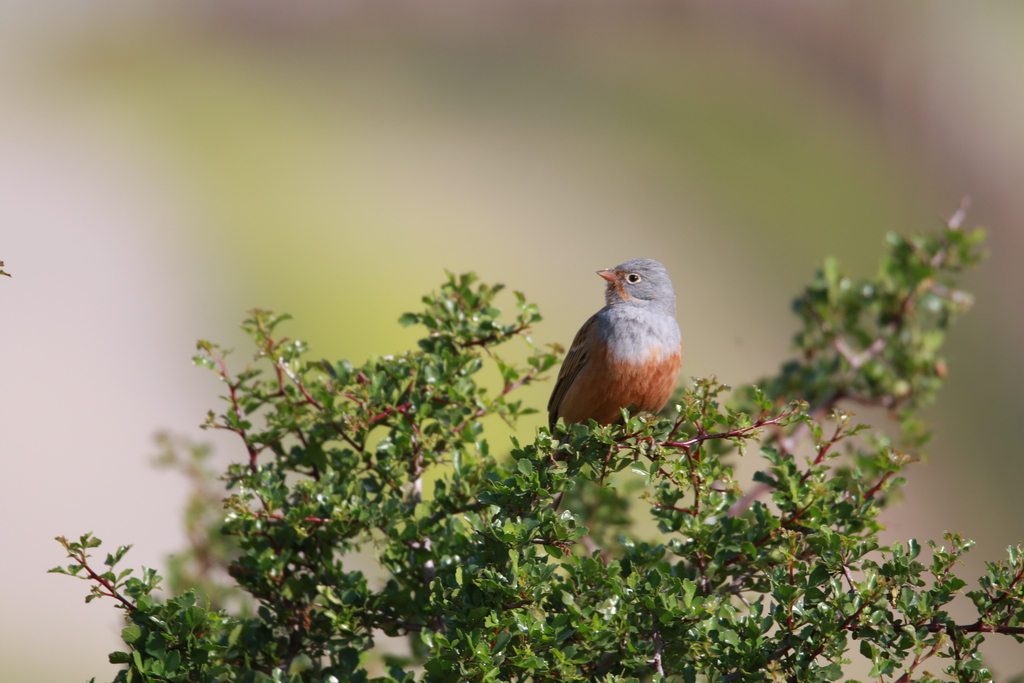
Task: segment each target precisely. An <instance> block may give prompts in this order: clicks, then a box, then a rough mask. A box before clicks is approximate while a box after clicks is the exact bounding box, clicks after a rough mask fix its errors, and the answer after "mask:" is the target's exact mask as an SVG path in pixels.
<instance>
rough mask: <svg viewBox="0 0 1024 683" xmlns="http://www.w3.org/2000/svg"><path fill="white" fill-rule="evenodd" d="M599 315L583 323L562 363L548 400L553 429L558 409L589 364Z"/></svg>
mask: <svg viewBox="0 0 1024 683" xmlns="http://www.w3.org/2000/svg"><path fill="white" fill-rule="evenodd" d="M597 315H598V314H597V313H595V314H594V315H592V316H590V319H589V320H587V322H585V323H583V327H581V328H580V331H579V332H577V333H576V338H575V339H573V340H572V346H570V347H569V352H568V353H567V354H565V360H564V361H562V369H561V370H559V371H558V381H557V382H555V390H554V391H552V392H551V398H550V399H548V425H549V426H551V427H554V426H555V423H556V422H558V408H559V406H560V405H561V404H562V399H563V398H565V395H566V393H568V391H569V387H571V386H572V383H573V380H574V379H575V378H576V376H577V375H579V374H580V370H582V369H583V366H585V365H586V364H587V358H588V356H587V354H588V351H589V350H590V348H591V339H590V336H591V335H594V334H597V330H596V327H597Z"/></svg>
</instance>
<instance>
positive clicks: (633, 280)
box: [626, 273, 640, 285]
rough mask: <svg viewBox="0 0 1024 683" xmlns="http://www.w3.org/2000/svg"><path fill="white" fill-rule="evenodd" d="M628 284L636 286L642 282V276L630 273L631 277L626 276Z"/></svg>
mask: <svg viewBox="0 0 1024 683" xmlns="http://www.w3.org/2000/svg"><path fill="white" fill-rule="evenodd" d="M626 282H628V283H629V284H631V285H635V284H636V283H638V282H640V276H639V275H637V274H636V273H630V274H629V275H627V276H626Z"/></svg>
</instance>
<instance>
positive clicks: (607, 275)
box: [597, 270, 615, 282]
mask: <svg viewBox="0 0 1024 683" xmlns="http://www.w3.org/2000/svg"><path fill="white" fill-rule="evenodd" d="M597 274H598V275H600V276H601V277H603V278H604V279H605V280H607V281H608V282H615V271H614V270H599V271H597Z"/></svg>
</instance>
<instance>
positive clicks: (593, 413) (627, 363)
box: [548, 259, 683, 427]
mask: <svg viewBox="0 0 1024 683" xmlns="http://www.w3.org/2000/svg"><path fill="white" fill-rule="evenodd" d="M597 274H598V275H600V276H601V277H603V278H604V279H605V280H607V281H608V285H607V288H606V290H605V295H604V298H605V302H606V304H605V307H604V308H602V309H601V310H600V311H598V312H597V313H595V314H594V315H593V316H591V317H590V319H589V320H587V322H585V323H583V327H581V328H580V331H579V332H577V333H576V338H575V339H573V342H572V346H571V347H570V348H569V353H567V354H566V356H565V360H564V361H563V362H562V369H561V370H560V371H559V373H558V381H557V382H556V383H555V389H554V391H553V392H552V393H551V399H550V400H549V401H548V419H549V424H550V426H551V427H554V426H555V423H556V422H558V419H559V418H562V419H563V420H565V421H566V422H567V423H574V422H587V421H588V420H596V421H597V422H598V423H599V424H611V423H613V422H617V421H618V420H619V419H620V417H621V412H620V411H621V409H622V408H627V409H629V411H630V412H633V411H646V412H652V413H656V412H658V411H659V410H661V409H662V408H663V407H664V406H665V403H666V402H668V399H669V398H670V397H671V396H672V392H673V391H675V388H676V383H677V381H678V377H679V368H680V367H681V365H682V358H683V347H682V342H681V338H680V334H679V324H678V323H677V322H676V295H675V292H674V291H673V289H672V281H671V280H670V279H669V277H668V273H667V272H666V271H665V266H663V265H661V264H660V263H658V262H657V261H654V260H652V259H633V260H632V261H626V262H625V263H620V264H619V265H617V266H615V267H614V268H612V269H611V270H599V271H597Z"/></svg>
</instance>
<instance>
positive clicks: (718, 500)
mask: <svg viewBox="0 0 1024 683" xmlns="http://www.w3.org/2000/svg"><path fill="white" fill-rule="evenodd" d="M980 240H981V236H980V233H977V232H975V233H965V232H961V231H959V230H956V229H952V228H950V229H948V230H946V231H944V232H943V233H942V234H940V235H936V236H925V237H912V238H900V237H895V236H894V237H891V238H890V253H889V255H888V257H887V258H886V259H885V260H884V261H883V263H882V267H881V268H880V271H879V273H878V274H877V275H876V276H875V277H874V278H871V279H867V280H863V281H861V282H856V283H854V282H853V281H852V280H851V279H850V278H849V277H848V276H846V275H844V274H843V273H842V272H841V271H840V270H839V268H838V266H837V265H836V264H835V263H834V262H829V263H827V264H826V266H825V268H823V269H822V271H821V272H820V273H819V274H818V275H817V276H816V277H815V279H814V280H813V282H812V283H811V285H810V286H809V287H808V288H807V290H806V291H805V292H804V293H803V295H802V296H801V297H800V298H799V299H798V301H797V304H796V306H795V309H796V312H797V314H798V316H799V318H800V321H801V330H800V332H799V334H798V335H797V338H796V344H797V347H798V349H799V352H800V353H799V355H798V357H797V358H796V359H795V360H794V361H792V362H791V363H788V364H786V365H785V366H784V367H783V368H782V370H781V372H780V373H779V375H778V376H777V377H773V378H768V379H767V380H765V381H764V382H760V383H758V385H757V386H747V387H740V388H739V389H737V390H736V391H734V392H730V391H729V389H728V387H725V386H724V385H722V384H721V383H719V382H717V381H716V380H715V379H714V378H711V379H698V380H696V381H695V382H694V384H693V385H692V386H691V387H689V388H687V389H686V390H685V391H684V392H682V393H681V394H680V395H679V396H678V397H677V400H676V401H674V402H673V404H672V407H671V409H670V410H668V411H667V412H666V413H665V414H664V415H662V416H644V415H629V414H627V413H624V415H623V420H622V422H621V423H619V424H616V425H611V426H607V427H601V426H598V425H596V424H594V423H591V424H589V425H579V424H577V425H564V424H561V423H560V424H558V425H556V426H555V428H554V429H553V430H548V429H546V428H541V429H539V430H538V432H537V434H536V437H535V438H534V439H532V440H530V441H524V442H520V441H517V440H513V442H512V444H511V449H510V451H509V452H508V453H507V455H502V457H497V456H495V455H494V454H492V452H491V446H490V445H489V444H488V442H487V441H486V440H485V439H484V437H483V424H484V423H483V422H482V419H483V418H485V417H487V416H489V415H496V416H498V417H499V418H500V419H504V420H507V421H508V422H510V423H514V422H515V420H516V419H517V418H518V417H519V416H521V415H524V414H527V413H528V412H530V411H529V410H528V409H527V408H524V407H523V406H522V405H521V404H520V403H519V402H518V401H516V400H514V399H513V398H512V394H513V392H514V391H515V390H516V389H517V388H518V387H520V386H523V385H525V384H528V383H530V382H533V381H536V380H538V379H542V378H543V377H544V373H546V372H547V371H548V370H549V369H550V368H551V367H552V366H553V365H554V363H555V362H556V361H557V354H556V353H552V352H549V351H546V350H542V349H538V348H537V347H536V346H535V345H534V344H533V342H532V340H531V338H530V334H531V331H532V326H533V325H534V324H535V323H536V322H538V321H539V320H540V316H539V314H538V313H537V310H536V308H535V307H534V306H533V305H531V304H529V303H527V302H526V300H525V299H524V297H523V296H522V295H520V294H518V293H517V294H516V295H515V302H516V314H515V316H514V320H512V321H511V322H502V321H501V320H500V319H499V315H500V312H499V311H498V310H497V309H496V308H495V307H494V298H495V296H496V295H497V294H498V292H499V290H500V287H497V286H488V285H484V284H480V283H478V282H477V281H476V280H475V278H474V277H473V276H472V275H460V276H455V275H449V276H448V279H447V282H445V283H444V285H443V286H442V287H441V289H440V291H439V292H437V293H435V294H433V295H431V296H428V297H425V298H424V300H423V302H424V310H423V311H421V312H419V313H411V314H406V315H405V316H403V317H402V319H401V322H402V323H403V324H406V325H420V326H422V327H423V328H424V330H425V334H424V337H423V338H422V339H421V340H420V342H419V346H418V349H417V350H415V351H410V352H408V353H406V354H403V355H400V356H395V357H383V358H374V359H371V360H369V361H367V362H366V363H365V364H363V365H362V366H358V367H356V366H354V365H352V364H350V363H348V362H345V361H342V362H336V363H332V362H327V361H309V360H306V359H305V354H306V351H307V349H306V348H305V345H304V344H302V343H301V342H298V341H292V340H288V339H286V338H281V337H279V335H278V328H279V326H280V324H281V323H282V322H283V321H284V320H285V319H286V316H276V315H273V314H271V313H269V312H265V311H254V312H253V313H252V316H251V317H250V318H249V319H248V320H247V321H246V322H245V324H244V328H245V329H246V331H247V332H248V333H249V335H250V336H251V337H252V339H253V341H254V344H255V346H256V350H257V361H256V364H255V365H253V366H249V367H246V368H244V369H242V370H241V371H239V372H235V373H233V372H231V371H230V370H229V367H228V363H227V361H226V359H225V352H224V351H223V350H222V349H220V348H219V347H217V346H216V345H214V344H211V343H208V342H200V345H199V347H200V351H201V353H200V355H199V356H197V359H196V362H197V363H198V364H200V365H203V366H205V367H208V368H210V369H211V370H213V371H214V372H215V373H216V375H217V377H218V378H219V379H220V381H221V382H222V385H223V387H224V396H223V398H224V406H225V407H224V409H223V411H222V412H220V413H214V412H211V414H210V416H209V418H208V421H207V426H208V427H209V428H213V429H222V430H228V431H230V432H233V433H235V434H237V435H238V437H239V438H240V441H241V442H242V444H244V447H245V457H244V459H243V460H242V461H241V462H239V463H236V464H233V465H231V466H230V467H229V468H228V470H227V472H226V473H225V475H224V477H223V483H224V485H225V487H226V489H227V498H226V499H225V500H224V507H223V514H224V516H225V517H224V520H223V522H222V523H221V524H220V525H219V526H220V529H219V531H220V532H221V533H223V534H225V535H226V537H228V538H230V539H231V540H232V543H233V544H234V545H233V546H232V548H233V549H232V550H231V551H230V552H222V553H221V554H220V555H218V557H221V558H224V559H223V561H224V562H225V564H226V567H227V571H228V573H229V575H230V577H231V579H232V580H233V582H234V583H235V585H236V587H237V588H238V589H240V590H241V591H244V593H245V594H247V595H248V596H251V599H252V600H253V601H254V603H255V604H256V605H257V608H256V610H255V612H254V613H251V614H244V613H231V612H230V611H229V610H226V609H216V608H213V607H210V605H209V604H204V601H203V600H202V599H201V598H198V597H197V594H196V593H195V592H184V593H182V594H181V595H179V596H177V597H173V598H170V599H168V600H167V601H165V602H158V601H155V600H153V599H152V596H151V592H152V590H153V589H154V588H155V586H156V583H157V581H158V580H159V577H156V575H155V573H152V572H151V570H147V573H146V578H145V579H143V580H141V582H138V583H132V581H136V580H134V579H128V578H125V577H127V574H126V573H122V574H115V573H114V569H113V567H114V565H115V564H116V563H117V561H119V560H120V559H121V557H122V556H123V554H124V550H121V551H119V552H118V553H116V554H115V556H114V557H108V562H107V564H108V566H109V567H110V569H109V571H105V572H104V573H97V572H94V571H93V570H92V569H90V568H89V564H88V554H87V551H88V549H90V548H93V547H95V546H96V545H98V542H97V541H95V539H93V538H92V537H91V536H85V537H83V538H82V540H81V541H80V542H79V543H77V544H74V543H68V542H66V541H62V542H63V543H64V545H65V548H66V549H67V551H68V553H69V556H70V557H72V559H73V563H72V564H71V565H69V566H68V567H67V568H64V569H61V570H60V571H63V572H64V573H70V574H73V575H76V576H81V577H82V578H87V579H89V580H90V581H92V583H93V585H92V594H91V596H90V597H97V596H109V597H114V598H115V599H116V600H118V602H119V604H120V606H121V607H122V608H123V609H125V610H126V619H127V620H128V621H129V622H130V623H129V626H128V627H127V628H126V629H125V632H124V633H123V634H122V635H123V638H124V641H125V643H126V645H127V646H128V648H127V650H126V651H124V652H117V653H114V654H113V655H111V661H113V662H116V663H122V664H124V665H125V667H126V668H125V669H123V670H122V671H121V672H120V673H119V674H118V677H117V680H118V681H135V680H161V681H163V680H166V681H214V680H217V681H254V682H255V681H296V682H298V681H342V680H344V681H367V680H381V681H384V680H387V681H413V680H417V679H420V680H425V681H462V680H480V681H484V680H495V681H554V680H558V681H592V680H607V681H634V680H635V681H639V680H666V679H671V680H678V681H687V682H690V681H783V680H785V681H833V680H838V679H839V678H841V677H842V676H843V675H844V668H845V667H847V665H848V664H850V662H851V659H852V658H853V657H854V656H858V657H861V658H866V659H867V660H868V662H869V663H870V666H871V667H872V670H871V676H872V677H874V678H877V679H879V680H900V681H909V680H935V679H934V677H933V676H934V675H933V674H932V673H929V672H928V669H927V667H928V666H932V665H937V666H939V667H941V670H942V671H944V672H946V673H947V674H948V675H951V676H954V677H956V678H957V680H962V681H983V680H990V679H991V674H990V673H989V671H988V670H987V669H986V668H985V667H984V666H983V664H982V660H981V656H980V654H979V646H980V644H981V643H982V641H983V639H984V638H985V637H986V635H987V634H991V633H999V634H1005V635H1008V636H1010V637H1013V638H1017V639H1018V640H1019V639H1020V637H1021V634H1022V633H1024V629H1022V627H1021V625H1020V620H1021V617H1022V615H1024V611H1022V609H1021V604H1022V602H1021V600H1022V598H1024V586H1022V581H1021V578H1022V577H1024V557H1022V555H1021V553H1020V551H1019V550H1018V549H1011V550H1010V554H1009V557H1008V559H1007V560H1006V561H1004V562H998V563H992V564H990V565H989V571H988V573H987V575H986V576H985V577H982V579H981V580H980V582H979V588H978V589H977V590H973V591H970V592H969V593H968V594H967V597H968V598H969V599H970V600H971V601H973V603H974V605H975V608H976V609H977V612H978V618H977V620H976V621H974V622H971V623H967V624H958V623H956V622H954V621H953V620H952V618H951V617H950V616H949V612H948V610H947V606H948V604H949V603H950V602H951V601H952V600H953V599H954V598H956V597H958V596H960V595H961V594H962V593H963V590H964V588H965V586H966V583H965V582H964V581H963V580H962V579H960V578H959V577H957V576H956V575H955V574H954V569H955V566H956V564H957V562H958V560H959V558H960V557H961V555H962V554H963V553H964V552H966V550H967V549H968V548H969V547H970V545H971V544H970V542H968V541H965V540H964V539H962V538H960V537H959V536H956V535H949V536H947V538H946V541H947V542H948V543H949V547H948V548H947V547H945V546H942V547H940V546H937V545H934V544H931V545H929V548H930V559H928V560H924V559H922V558H921V553H922V548H921V545H920V544H919V543H917V542H916V541H909V542H908V543H906V544H897V545H894V546H892V547H891V548H881V547H879V541H878V532H879V530H880V528H881V527H880V524H879V523H878V521H877V518H878V514H879V512H880V510H881V509H882V506H883V504H884V502H885V500H886V498H887V495H888V494H889V493H890V492H891V491H893V490H894V489H895V488H897V487H898V486H899V485H900V484H901V483H902V479H901V474H902V472H903V470H904V468H905V467H906V466H907V465H908V464H909V463H910V462H912V461H913V460H914V459H915V452H914V449H916V448H917V447H919V446H920V444H922V443H923V442H924V440H925V439H926V437H927V434H926V431H925V430H924V428H923V426H922V425H921V424H920V423H919V422H918V421H917V418H916V417H915V413H916V411H917V409H919V408H920V407H921V406H922V405H925V404H926V403H927V402H928V401H930V400H932V398H933V397H934V394H935V391H936V390H937V388H938V387H939V385H940V384H941V381H942V378H943V377H944V375H945V372H946V370H945V363H944V361H943V360H942V359H941V357H940V356H939V355H938V351H939V346H940V344H941V341H942V338H943V335H944V333H945V331H946V329H947V328H948V326H949V324H950V323H951V322H952V321H953V319H954V318H955V317H956V315H957V314H959V313H961V312H963V311H964V310H966V308H967V306H968V305H969V302H970V299H969V297H968V296H967V295H966V294H964V293H962V292H961V291H960V290H958V289H957V288H956V281H955V278H956V276H957V275H958V274H959V273H960V271H961V270H963V269H964V268H965V267H967V266H969V265H972V264H973V263H975V262H976V261H977V260H978V258H979V244H980ZM514 340H520V342H521V343H523V344H525V356H526V357H525V360H523V361H518V362H516V361H509V360H506V358H508V357H509V356H508V354H507V353H506V352H505V350H504V345H505V344H506V343H508V342H511V341H514ZM499 352H500V353H501V355H498V354H499ZM520 355H521V354H520ZM487 367H490V368H492V369H493V371H494V372H495V376H496V377H497V378H498V381H497V383H496V384H497V386H496V387H495V388H489V386H488V383H487V382H484V381H482V380H481V377H482V376H483V374H484V370H485V368H487ZM857 405H866V406H884V407H886V408H888V409H890V410H891V411H892V412H893V414H894V415H895V416H896V417H897V419H898V420H899V421H900V423H901V424H902V426H903V440H902V443H901V444H900V446H899V448H897V446H895V445H894V444H893V443H892V440H891V439H890V438H889V437H888V436H886V435H885V434H884V433H883V432H876V431H872V430H870V429H869V428H867V427H866V426H864V425H860V424H857V423H856V422H855V421H854V418H853V415H852V413H851V412H850V411H851V409H852V408H854V407H856V406H857ZM751 450H753V451H754V452H755V453H756V454H757V456H758V457H759V458H761V462H762V467H761V469H760V471H759V472H758V474H757V475H756V476H755V482H753V484H750V485H745V484H744V483H742V482H740V481H737V479H736V478H735V476H734V464H735V459H736V458H737V457H741V456H744V455H748V457H749V451H751ZM745 488H746V490H745ZM641 517H643V518H647V519H648V520H650V521H649V524H653V525H656V528H657V533H656V534H653V537H645V536H644V534H643V533H641V532H640V531H639V530H638V529H641V528H642V527H640V526H639V525H638V522H640V521H641V519H640V518H641ZM648 536H651V534H648ZM125 550H126V549H125ZM368 552H370V553H372V556H373V558H374V560H375V562H376V564H377V571H375V572H372V573H369V572H364V571H363V569H362V568H361V567H362V566H364V565H365V561H366V555H367V553H368ZM361 563H362V564H361ZM390 638H404V639H406V640H407V642H408V650H407V654H406V655H403V656H401V657H399V656H395V655H393V654H391V655H388V654H380V650H379V648H378V646H379V645H380V643H381V641H385V640H388V639H390ZM936 663H937V664H936Z"/></svg>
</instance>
